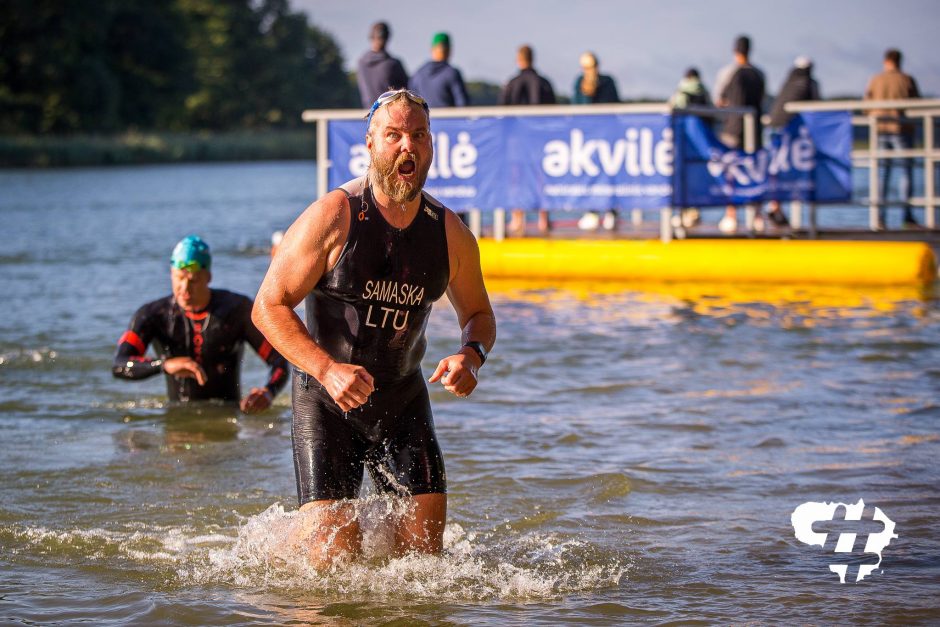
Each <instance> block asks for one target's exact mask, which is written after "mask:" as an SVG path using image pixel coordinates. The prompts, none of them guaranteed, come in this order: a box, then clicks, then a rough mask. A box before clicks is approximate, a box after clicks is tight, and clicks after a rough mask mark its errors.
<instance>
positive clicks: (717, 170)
mask: <svg viewBox="0 0 940 627" xmlns="http://www.w3.org/2000/svg"><path fill="white" fill-rule="evenodd" d="M673 124H674V128H675V129H676V137H677V138H678V140H677V142H676V161H677V163H678V164H679V167H677V168H676V174H675V177H674V181H673V199H672V204H673V206H676V207H693V206H709V205H722V204H744V203H749V202H761V201H766V200H805V201H812V202H817V203H827V202H845V201H848V200H850V199H851V196H852V186H851V175H852V157H851V152H852V117H851V114H850V113H849V112H844V111H837V112H816V113H804V114H800V115H796V116H794V118H793V119H792V120H791V121H790V123H789V124H787V126H786V127H785V128H783V129H779V130H775V131H772V132H769V133H768V138H769V141H768V142H766V143H767V145H766V146H765V147H763V148H761V149H759V150H757V151H756V152H754V153H747V152H744V151H743V150H734V149H729V148H727V147H726V146H725V145H724V144H722V143H721V142H720V141H719V140H718V139H717V137H716V136H715V134H714V132H713V131H712V128H711V126H710V125H709V124H707V123H705V122H703V120H702V119H700V118H698V117H695V116H691V115H681V114H677V115H675V116H674V117H673Z"/></svg>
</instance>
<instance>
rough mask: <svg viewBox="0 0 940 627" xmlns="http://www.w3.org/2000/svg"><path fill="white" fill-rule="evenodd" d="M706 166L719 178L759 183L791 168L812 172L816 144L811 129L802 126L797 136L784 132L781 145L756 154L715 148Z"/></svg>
mask: <svg viewBox="0 0 940 627" xmlns="http://www.w3.org/2000/svg"><path fill="white" fill-rule="evenodd" d="M707 167H708V173H709V174H711V175H712V176H714V177H716V178H717V177H721V176H723V177H724V179H725V180H726V181H731V180H733V181H734V182H735V183H737V184H738V185H742V186H748V185H758V184H761V183H764V182H766V181H767V178H768V177H770V176H776V175H778V174H785V173H787V172H790V171H791V170H796V171H797V172H812V171H813V169H814V168H815V167H816V146H815V144H814V143H813V140H812V138H811V137H810V135H809V129H808V128H806V127H805V126H801V127H800V130H799V134H798V135H797V136H796V137H793V138H791V136H790V135H783V136H782V137H781V140H780V146H779V147H773V148H770V149H761V150H758V151H757V152H756V153H754V154H743V153H739V152H736V151H734V150H728V151H726V152H722V151H721V150H712V152H711V158H710V159H709V160H708V166H707Z"/></svg>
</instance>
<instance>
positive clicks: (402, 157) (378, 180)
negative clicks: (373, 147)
mask: <svg viewBox="0 0 940 627" xmlns="http://www.w3.org/2000/svg"><path fill="white" fill-rule="evenodd" d="M370 156H371V157H372V162H371V163H370V164H369V180H371V181H372V182H373V183H375V184H376V185H378V186H379V189H381V190H382V191H383V192H384V193H385V194H386V195H388V197H389V198H391V199H392V200H393V201H395V202H397V203H399V204H404V203H406V202H411V201H412V200H414V199H415V198H417V197H418V194H420V193H421V189H422V188H423V187H424V182H425V181H426V180H427V178H428V170H429V169H430V164H429V165H428V166H426V167H424V168H423V169H422V168H421V167H420V166H419V163H418V157H417V156H416V155H415V154H414V153H400V154H399V155H398V156H397V157H396V158H394V159H391V158H390V159H385V158H382V157H380V156H379V155H376V154H374V153H373V154H372V155H370ZM408 159H411V160H412V161H414V164H415V175H416V176H415V178H414V180H413V181H402V180H400V179H399V178H398V176H397V174H398V166H399V165H401V163H402V162H404V161H406V160H408Z"/></svg>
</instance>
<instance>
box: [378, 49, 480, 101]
mask: <svg viewBox="0 0 940 627" xmlns="http://www.w3.org/2000/svg"><path fill="white" fill-rule="evenodd" d="M408 88H409V89H410V90H411V91H413V92H415V93H418V94H421V95H422V97H423V98H425V100H427V103H428V106H430V107H466V106H467V105H469V104H470V96H468V95H467V86H466V85H464V82H463V76H462V75H461V74H460V70H458V69H457V68H455V67H454V66H453V65H451V64H450V35H448V34H447V33H437V34H436V35H434V37H433V38H432V39H431V60H430V61H428V62H427V63H425V64H424V65H422V66H421V67H419V68H418V71H417V72H415V73H414V76H412V77H411V80H410V81H408ZM366 106H368V105H366Z"/></svg>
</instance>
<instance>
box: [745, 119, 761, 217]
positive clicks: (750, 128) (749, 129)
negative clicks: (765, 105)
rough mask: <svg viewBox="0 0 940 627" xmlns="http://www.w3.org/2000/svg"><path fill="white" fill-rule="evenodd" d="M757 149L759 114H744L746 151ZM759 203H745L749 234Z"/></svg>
mask: <svg viewBox="0 0 940 627" xmlns="http://www.w3.org/2000/svg"><path fill="white" fill-rule="evenodd" d="M755 150H757V115H755V114H754V113H745V114H744V152H747V153H750V154H754V151H755ZM758 207H759V205H758V204H756V203H753V202H750V203H748V204H746V205H744V230H745V231H747V232H748V233H749V234H753V233H754V220H755V218H756V217H757V209H758Z"/></svg>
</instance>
